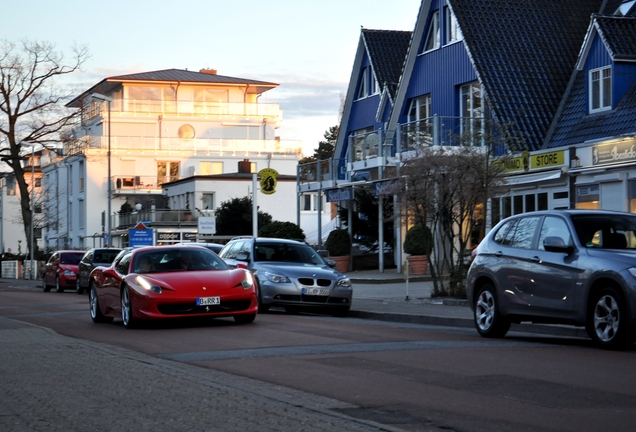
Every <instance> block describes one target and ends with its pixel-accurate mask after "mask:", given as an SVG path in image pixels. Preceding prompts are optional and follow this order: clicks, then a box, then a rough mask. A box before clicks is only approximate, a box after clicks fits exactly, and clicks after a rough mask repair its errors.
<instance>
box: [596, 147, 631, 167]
mask: <svg viewBox="0 0 636 432" xmlns="http://www.w3.org/2000/svg"><path fill="white" fill-rule="evenodd" d="M635 160H636V144H634V143H633V141H630V142H622V143H614V144H600V145H596V146H594V147H592V165H603V164H609V163H617V162H632V161H635Z"/></svg>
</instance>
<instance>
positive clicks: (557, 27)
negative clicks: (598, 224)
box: [330, 0, 636, 264]
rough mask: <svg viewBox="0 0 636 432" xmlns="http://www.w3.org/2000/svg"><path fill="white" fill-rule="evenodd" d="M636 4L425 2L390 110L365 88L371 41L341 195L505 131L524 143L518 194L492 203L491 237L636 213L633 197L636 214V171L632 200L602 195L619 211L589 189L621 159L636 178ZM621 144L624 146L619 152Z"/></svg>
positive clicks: (515, 182) (619, 192)
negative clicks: (409, 160)
mask: <svg viewBox="0 0 636 432" xmlns="http://www.w3.org/2000/svg"><path fill="white" fill-rule="evenodd" d="M634 3H636V2H635V1H621V0H559V1H554V0H497V1H488V0H423V1H422V3H421V5H420V9H419V13H418V17H417V20H416V24H415V28H414V30H413V32H412V34H411V37H410V43H409V44H408V48H407V51H406V53H405V56H404V58H403V61H402V68H401V71H400V74H399V79H398V84H397V87H396V89H395V91H394V92H393V93H391V92H390V91H387V95H388V96H392V97H387V98H384V97H381V94H382V95H383V92H382V91H380V90H379V89H378V91H377V92H376V93H368V92H367V93H365V92H364V90H365V89H368V88H371V87H363V84H361V83H365V82H366V81H365V79H366V78H365V77H366V76H367V74H368V73H369V72H368V71H369V70H370V69H369V68H371V69H373V67H374V64H375V63H377V62H378V59H377V57H371V56H370V55H369V52H368V50H365V49H361V48H360V46H363V44H362V41H364V39H365V37H366V36H367V35H365V31H364V30H363V33H362V35H361V45H360V46H359V48H358V52H357V53H356V61H355V62H354V67H353V71H352V75H351V81H350V83H349V89H348V93H347V98H346V104H345V110H344V113H343V118H342V122H341V125H340V133H339V136H338V141H337V145H336V151H335V155H334V158H335V159H334V162H333V163H334V165H337V166H338V167H339V169H337V170H335V169H334V170H333V172H332V174H333V175H332V176H331V177H330V178H332V179H335V181H334V182H333V184H330V187H339V188H344V187H346V186H347V184H354V185H356V184H358V183H359V182H360V181H362V180H366V181H367V182H369V183H371V184H374V185H379V184H381V183H385V182H386V181H387V180H389V179H390V178H391V176H392V175H395V174H396V169H395V167H396V166H398V165H399V163H400V160H401V157H402V155H404V154H407V153H409V152H411V153H410V154H413V152H412V150H417V149H418V148H419V147H421V146H452V145H458V141H457V137H458V136H459V135H462V134H463V133H464V132H471V131H475V130H478V129H480V128H484V127H486V126H485V125H486V124H487V123H495V124H498V125H502V126H503V127H505V128H506V131H507V133H508V134H509V135H511V136H513V137H515V139H514V140H511V141H508V142H506V143H505V144H504V145H503V146H500V147H498V148H497V151H499V152H501V153H505V154H506V155H507V156H508V160H507V162H508V164H507V165H508V168H507V171H508V172H507V183H508V190H507V193H505V194H504V195H502V196H500V197H496V198H494V199H492V200H491V203H490V206H491V208H490V211H489V212H487V213H488V214H490V215H492V217H491V219H490V220H488V221H485V222H486V226H491V225H492V224H494V223H496V222H497V221H498V220H500V219H501V218H503V217H506V216H509V215H511V214H517V213H522V212H527V211H533V210H541V209H558V208H574V207H585V206H588V207H589V206H594V205H596V206H598V208H616V209H621V210H632V207H631V201H629V200H632V195H631V190H632V188H633V190H634V194H633V197H634V198H633V199H634V211H636V169H634V178H635V181H634V184H633V185H632V183H629V182H628V180H625V182H624V184H623V185H622V186H621V187H620V188H618V187H613V188H611V190H610V188H608V189H607V191H606V192H603V190H604V186H599V188H597V189H598V190H599V191H600V192H599V194H600V195H603V194H605V195H606V198H607V200H605V202H607V205H605V204H604V200H603V199H602V198H599V196H596V197H594V196H593V194H594V192H595V191H596V190H597V189H595V188H594V187H593V186H592V187H591V188H590V187H589V186H591V184H592V183H594V182H595V181H597V180H598V181H602V182H605V180H599V179H603V178H605V177H603V175H605V174H594V173H595V172H597V171H598V172H599V173H600V172H601V171H602V170H605V171H606V170H607V169H609V168H612V169H613V167H614V165H616V162H615V161H614V162H610V161H609V159H608V158H609V157H610V155H612V154H616V153H618V154H619V155H620V156H618V157H619V158H620V161H621V165H629V164H632V165H633V166H634V168H636V165H635V164H634V162H636V146H635V147H633V148H632V147H631V146H628V144H627V143H626V142H628V141H629V142H630V143H631V141H632V140H633V138H632V137H633V136H634V135H636V131H634V129H635V128H636V122H634V120H636V118H635V117H636V114H635V113H636V99H635V97H636V87H635V83H636V26H634V24H633V23H634V20H635V19H634V18H632V16H633V15H634ZM405 13H408V11H405ZM376 32H377V31H376ZM405 33H406V32H405ZM397 54H398V52H397V50H395V51H393V52H392V55H393V56H397ZM391 60H392V62H393V63H392V64H394V65H397V64H398V63H399V61H398V59H397V58H395V59H394V58H393V57H391ZM383 89H384V88H383ZM365 95H366V97H363V96H365ZM475 136H479V134H476V135H475ZM627 138H628V139H627ZM617 141H619V142H620V143H621V144H620V146H618V147H611V146H612V145H615V142H617ZM471 144H472V145H475V146H481V145H484V143H483V142H479V141H478V140H476V142H472V143H471ZM632 157H633V159H632ZM336 160H337V161H338V162H335V161H336ZM597 165H603V166H602V167H597ZM610 165H611V167H610ZM616 169H618V168H616ZM624 169H626V170H629V168H628V167H626V166H624ZM605 171H602V172H605ZM594 176H597V177H594ZM598 176H600V177H598ZM610 177H612V179H614V177H615V176H614V174H612V176H610ZM623 177H624V178H625V179H628V178H631V174H629V173H625V174H623ZM595 179H596V180H595ZM612 182H613V183H616V182H614V181H612ZM579 185H580V186H581V187H579ZM614 186H615V185H614ZM376 189H377V187H376ZM341 195H342V194H341ZM593 198H599V199H596V202H595V203H593ZM617 198H621V199H620V200H618V199H617ZM610 201H611V202H612V203H614V205H613V206H609V202H610ZM585 203H592V204H585ZM398 238H399V237H398ZM396 246H399V245H396ZM398 264H399V262H398Z"/></svg>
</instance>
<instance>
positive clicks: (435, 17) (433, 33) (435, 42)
mask: <svg viewBox="0 0 636 432" xmlns="http://www.w3.org/2000/svg"><path fill="white" fill-rule="evenodd" d="M439 33H440V31H439V11H435V12H433V14H432V15H431V23H430V26H429V28H428V35H427V36H426V43H425V44H424V52H426V51H431V50H434V49H437V48H439V44H440V34H439Z"/></svg>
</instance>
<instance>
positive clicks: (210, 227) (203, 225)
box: [199, 216, 216, 234]
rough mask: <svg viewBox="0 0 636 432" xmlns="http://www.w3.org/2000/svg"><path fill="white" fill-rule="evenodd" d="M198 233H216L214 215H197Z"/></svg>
mask: <svg viewBox="0 0 636 432" xmlns="http://www.w3.org/2000/svg"><path fill="white" fill-rule="evenodd" d="M199 234H216V217H214V216H200V217H199Z"/></svg>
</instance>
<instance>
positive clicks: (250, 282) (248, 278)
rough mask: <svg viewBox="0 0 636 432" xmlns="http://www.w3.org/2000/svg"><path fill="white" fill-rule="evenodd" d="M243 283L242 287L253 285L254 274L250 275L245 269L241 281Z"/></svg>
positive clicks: (247, 287) (248, 287)
mask: <svg viewBox="0 0 636 432" xmlns="http://www.w3.org/2000/svg"><path fill="white" fill-rule="evenodd" d="M241 285H243V289H246V290H248V289H250V288H252V287H253V286H254V276H252V272H250V271H247V270H245V279H243V281H242V282H241Z"/></svg>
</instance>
